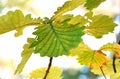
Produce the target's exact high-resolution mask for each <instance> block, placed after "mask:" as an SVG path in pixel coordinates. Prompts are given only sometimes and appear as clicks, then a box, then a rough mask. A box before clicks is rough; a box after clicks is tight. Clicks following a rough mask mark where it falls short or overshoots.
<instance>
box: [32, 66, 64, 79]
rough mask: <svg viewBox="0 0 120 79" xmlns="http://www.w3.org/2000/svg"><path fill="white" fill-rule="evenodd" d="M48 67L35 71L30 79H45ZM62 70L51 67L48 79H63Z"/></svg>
mask: <svg viewBox="0 0 120 79" xmlns="http://www.w3.org/2000/svg"><path fill="white" fill-rule="evenodd" d="M46 70H47V67H43V68H39V69H36V70H33V71H32V72H31V73H30V79H43V77H44V75H45V73H46ZM62 71H63V70H62V69H61V68H58V67H51V68H50V71H49V73H48V75H47V78H46V79H62V77H61V74H62Z"/></svg>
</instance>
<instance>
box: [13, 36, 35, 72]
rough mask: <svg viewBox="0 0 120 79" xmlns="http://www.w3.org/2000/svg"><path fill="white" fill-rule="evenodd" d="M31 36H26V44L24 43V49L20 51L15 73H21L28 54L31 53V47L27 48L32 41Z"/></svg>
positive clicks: (28, 56)
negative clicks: (19, 59)
mask: <svg viewBox="0 0 120 79" xmlns="http://www.w3.org/2000/svg"><path fill="white" fill-rule="evenodd" d="M33 40H34V39H33V38H28V44H25V45H24V46H23V48H24V50H23V51H22V54H21V56H22V60H21V62H20V63H19V65H18V66H17V69H16V71H15V74H17V73H21V72H22V70H23V68H24V66H25V64H26V63H27V61H28V60H29V58H30V56H31V55H32V52H33V48H29V46H30V45H31V43H32V42H33Z"/></svg>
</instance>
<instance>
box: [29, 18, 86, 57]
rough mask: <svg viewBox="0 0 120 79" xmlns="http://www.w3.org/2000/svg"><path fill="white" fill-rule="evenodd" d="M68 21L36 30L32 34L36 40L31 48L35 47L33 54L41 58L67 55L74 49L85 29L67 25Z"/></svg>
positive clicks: (50, 24)
mask: <svg viewBox="0 0 120 79" xmlns="http://www.w3.org/2000/svg"><path fill="white" fill-rule="evenodd" d="M68 21H69V20H67V21H66V20H65V21H63V22H62V23H60V24H55V23H46V24H43V25H41V26H39V27H37V28H36V31H35V32H34V33H33V34H34V35H36V40H35V41H34V42H33V44H32V45H31V47H35V51H34V53H40V55H41V56H49V57H53V56H55V57H56V56H60V55H69V50H70V49H71V48H75V47H77V46H78V44H79V43H80V42H81V41H82V39H81V36H82V35H84V33H83V32H82V31H83V29H84V28H85V27H79V26H78V24H76V25H69V24H68Z"/></svg>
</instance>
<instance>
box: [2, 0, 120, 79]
mask: <svg viewBox="0 0 120 79" xmlns="http://www.w3.org/2000/svg"><path fill="white" fill-rule="evenodd" d="M65 1H67V0H0V16H1V15H3V14H5V13H6V12H8V11H9V10H13V11H14V10H16V9H20V10H22V11H23V13H24V14H28V13H31V14H32V17H39V16H40V17H42V18H44V17H51V16H52V15H53V14H54V12H55V11H56V10H57V7H59V6H62V4H63V3H64V2H65ZM86 12H87V10H86V9H85V8H83V6H80V7H78V8H77V9H75V10H73V11H71V12H70V13H73V14H74V15H77V14H81V15H84V14H85V13H86ZM94 12H95V13H96V14H104V15H108V16H110V17H112V18H114V21H115V23H117V24H118V27H116V28H115V30H114V33H109V34H107V35H104V36H103V38H100V39H96V38H94V37H92V36H89V35H84V36H83V39H84V42H85V43H87V44H88V45H89V46H90V47H91V48H93V49H98V48H99V47H100V46H101V45H103V44H105V43H107V42H113V41H114V42H116V41H117V40H119V39H120V38H119V37H118V38H117V40H116V36H119V31H120V0H106V1H105V2H104V3H102V4H101V5H100V6H99V7H98V8H96V9H94ZM33 29H34V28H33V27H29V28H26V29H25V30H24V35H23V36H20V37H17V38H15V37H14V33H15V31H11V32H9V33H5V34H2V35H0V79H29V78H28V77H29V72H30V71H32V70H34V69H37V68H39V67H44V66H47V65H48V61H49V59H48V58H47V57H40V56H39V55H38V54H33V56H32V57H31V58H30V60H29V61H28V63H27V64H26V66H25V68H24V70H23V72H22V73H21V74H18V75H14V71H15V69H16V67H17V64H19V62H20V60H21V52H22V49H23V48H22V47H23V45H24V43H26V39H27V37H34V36H33V35H32V31H33ZM86 38H87V39H86ZM88 39H89V40H88ZM93 41H94V43H93ZM53 65H54V66H59V67H62V68H63V69H64V71H63V74H62V76H63V79H104V78H103V77H102V76H98V75H95V74H93V73H91V72H90V69H89V68H88V67H87V66H84V65H80V64H78V63H77V61H76V59H75V57H66V56H61V57H58V58H55V59H54V61H53ZM107 78H108V79H109V77H107Z"/></svg>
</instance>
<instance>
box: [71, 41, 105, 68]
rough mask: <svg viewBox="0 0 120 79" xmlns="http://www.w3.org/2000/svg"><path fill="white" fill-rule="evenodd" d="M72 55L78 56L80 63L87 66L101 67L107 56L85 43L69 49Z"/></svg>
mask: <svg viewBox="0 0 120 79" xmlns="http://www.w3.org/2000/svg"><path fill="white" fill-rule="evenodd" d="M71 55H72V56H76V55H77V56H78V58H77V60H78V62H79V63H80V64H83V65H87V66H89V67H92V68H93V67H101V66H102V65H104V64H105V63H106V62H107V56H106V55H105V54H104V53H103V52H102V51H101V50H92V49H91V48H89V47H88V46H87V45H85V44H83V43H81V44H80V45H79V46H78V47H77V48H75V49H72V50H71Z"/></svg>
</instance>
